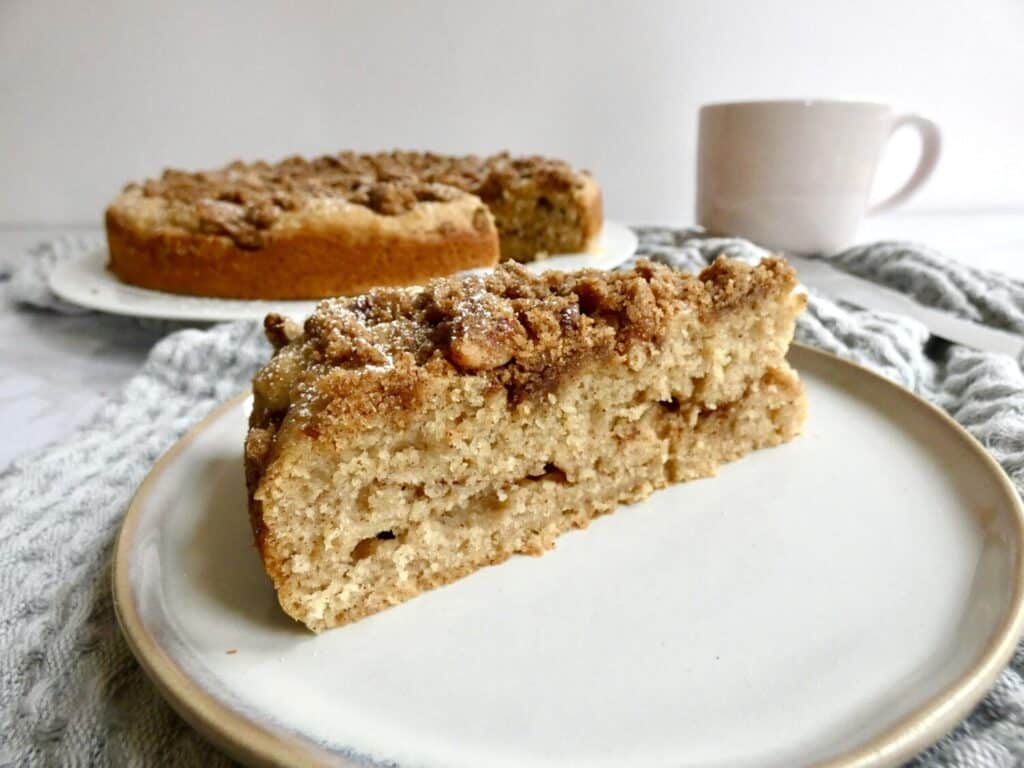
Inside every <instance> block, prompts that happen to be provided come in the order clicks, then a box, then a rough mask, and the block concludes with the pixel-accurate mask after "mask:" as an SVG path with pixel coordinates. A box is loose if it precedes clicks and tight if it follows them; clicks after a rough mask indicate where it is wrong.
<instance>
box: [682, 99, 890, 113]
mask: <svg viewBox="0 0 1024 768" xmlns="http://www.w3.org/2000/svg"><path fill="white" fill-rule="evenodd" d="M776 106H777V107H822V106H836V107H871V108H874V109H885V110H889V111H892V109H893V107H892V105H891V104H886V103H885V102H882V101H870V100H868V99H842V98H840V99H818V98H811V99H740V100H738V101H710V102H708V103H707V104H702V105H701V107H700V111H701V112H704V111H711V110H713V109H725V108H730V107H776Z"/></svg>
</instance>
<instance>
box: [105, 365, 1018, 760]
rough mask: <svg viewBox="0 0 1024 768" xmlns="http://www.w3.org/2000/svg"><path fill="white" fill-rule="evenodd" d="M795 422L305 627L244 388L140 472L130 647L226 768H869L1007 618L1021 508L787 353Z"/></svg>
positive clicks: (929, 431)
mask: <svg viewBox="0 0 1024 768" xmlns="http://www.w3.org/2000/svg"><path fill="white" fill-rule="evenodd" d="M792 359H793V361H794V362H795V364H796V365H797V367H798V368H799V369H800V371H801V374H802V376H803V378H804V381H805V382H806V384H807V388H808V395H809V399H810V404H811V415H810V420H809V422H808V425H807V429H806V432H805V434H804V435H803V436H802V437H800V438H798V439H796V440H795V441H793V442H792V443H790V444H788V445H785V446H782V447H780V448H776V449H772V450H767V451H762V452H759V453H756V454H754V455H752V456H749V457H747V458H745V459H743V460H742V461H739V462H736V463H734V464H730V465H728V466H726V467H723V468H722V470H721V473H720V475H719V477H718V478H716V479H713V480H700V481H697V482H693V483H689V484H685V485H679V486H676V487H673V488H670V489H667V490H664V491H660V492H658V493H656V494H654V495H653V496H651V497H650V498H649V499H648V500H646V501H644V502H642V503H639V504H635V505H633V506H631V507H629V508H626V509H622V510H619V511H618V512H617V513H616V514H614V515H611V516H607V517H605V518H602V519H600V520H598V521H596V522H595V523H593V524H592V525H591V527H590V528H589V529H587V530H586V531H580V532H573V533H569V534H567V535H565V536H563V537H562V538H560V539H559V542H558V548H557V549H556V550H555V551H554V552H551V553H549V554H546V555H545V556H543V557H541V558H529V557H522V558H513V559H512V560H511V561H509V562H508V563H506V564H504V565H501V566H498V567H494V568H486V569H484V570H483V571H481V572H479V573H477V574H475V575H472V576H470V577H468V578H466V579H463V580H462V581H459V582H457V583H455V584H453V585H450V586H448V587H444V588H442V589H439V590H436V591H434V592H431V593H429V594H426V595H423V596H421V597H418V598H416V599H415V600H412V601H410V602H408V603H405V604H404V605H401V606H398V607H396V608H392V609H390V610H387V611H384V612H383V613H380V614H377V615H376V616H373V617H370V618H368V619H365V620H363V621H360V622H357V623H355V624H352V625H350V626H347V627H342V628H340V629H336V630H332V631H328V632H325V633H323V634H322V635H319V636H314V635H312V634H310V633H308V632H306V631H304V630H302V629H301V628H300V627H299V626H298V625H296V624H295V623H294V622H292V621H291V620H290V619H288V618H286V617H285V616H284V614H282V613H281V611H280V610H279V609H278V607H277V605H276V602H275V597H274V593H273V591H272V589H271V586H270V583H269V581H268V579H267V578H266V576H265V575H264V573H263V571H262V568H261V565H260V562H259V559H258V557H257V554H256V551H255V549H254V548H253V546H252V543H251V536H250V533H249V528H248V521H247V518H246V504H245V489H244V483H243V479H242V467H241V445H242V439H243V434H244V431H245V425H246V417H247V414H248V408H249V404H250V401H249V399H248V398H245V397H241V396H240V397H239V398H236V399H235V400H233V401H232V402H230V403H228V404H227V405H225V406H224V407H222V408H221V409H220V410H218V411H217V412H216V413H214V414H213V415H212V416H210V417H209V418H208V419H207V420H206V421H205V422H203V423H202V424H201V425H200V426H198V427H197V428H196V429H195V430H193V431H192V433H190V434H189V435H188V436H187V437H186V438H184V439H183V440H182V441H181V442H179V443H178V445H177V446H175V447H174V448H173V449H172V450H171V451H170V452H169V453H168V454H167V455H166V456H165V457H164V458H163V459H161V460H160V462H159V463H158V464H157V465H156V467H155V468H154V469H153V471H152V473H151V474H150V476H149V478H148V479H147V480H146V482H145V483H144V484H143V486H142V488H141V489H140V490H139V493H138V495H137V497H136V499H135V501H134V503H133V504H132V506H131V509H130V510H129V512H128V515H127V517H126V519H125V522H124V527H123V529H122V531H121V537H120V541H119V544H118V548H117V555H116V562H115V573H114V595H115V602H116V605H117V608H118V613H119V616H120V620H121V622H122V627H123V629H124V631H125V634H126V636H127V638H128V641H129V643H130V644H131V647H132V649H133V650H134V652H135V654H136V656H137V657H138V658H139V660H140V662H141V663H142V665H143V666H144V668H145V669H146V670H147V672H148V673H149V675H150V676H151V677H152V678H153V680H154V681H155V682H156V684H157V685H158V686H159V687H160V689H161V690H162V692H163V693H164V695H165V696H166V697H167V698H168V699H169V700H170V702H171V703H172V704H173V705H174V706H175V707H176V708H177V709H178V710H179V711H180V712H181V713H182V714H183V715H184V716H185V717H186V718H187V719H188V720H189V721H191V722H192V723H193V724H194V725H195V726H196V727H197V728H199V729H200V730H201V731H203V732H204V733H206V734H207V735H208V736H209V737H210V738H211V739H213V740H214V741H215V742H217V743H218V744H220V745H221V746H222V747H223V748H224V749H226V750H227V751H229V752H230V753H232V754H233V755H235V756H236V757H238V758H240V759H242V760H244V761H246V762H250V763H271V764H300V763H301V764H320V763H323V764H339V765H353V764H359V765H365V764H367V762H369V761H372V762H378V761H379V762H380V763H383V764H387V765H393V764H394V765H399V766H480V765H487V766H523V765H529V766H533V767H535V768H543V767H545V766H567V765H588V766H625V765H628V766H759V767H763V766H793V765H798V764H800V765H803V764H813V763H821V764H831V765H842V766H859V767H863V766H883V765H893V764H896V763H899V762H901V761H902V760H904V759H905V758H907V757H909V756H911V755H912V754H914V753H916V752H917V751H918V750H920V749H922V748H924V747H926V746H927V745H928V744H929V743H931V742H932V741H934V740H936V739H937V738H939V737H940V736H941V735H942V734H943V733H944V732H946V731H947V730H949V729H950V728H951V727H952V726H953V725H954V724H955V723H956V722H957V721H958V720H959V719H960V718H962V717H963V716H965V715H966V714H967V713H968V712H969V710H970V708H971V707H972V706H973V705H974V704H975V703H976V702H977V701H978V699H979V698H980V697H981V696H982V695H983V693H984V692H985V690H986V689H987V687H988V686H989V685H991V683H992V682H993V680H994V679H995V677H996V675H997V674H998V672H999V670H1000V669H1001V668H1002V667H1003V665H1004V664H1005V663H1006V662H1007V660H1008V659H1009V656H1010V654H1011V652H1012V650H1013V648H1014V645H1015V641H1016V638H1017V636H1018V634H1019V631H1020V628H1021V621H1022V546H1021V545H1022V509H1021V505H1020V502H1019V500H1018V498H1017V495H1016V493H1015V492H1014V490H1013V488H1012V486H1011V485H1010V483H1009V481H1008V480H1007V479H1006V477H1005V475H1004V474H1003V473H1002V471H1001V470H1000V469H999V468H998V466H997V465H996V464H995V462H993V461H992V459H991V458H989V457H988V455H987V454H985V453H984V451H983V450H982V449H981V448H980V447H979V446H978V444H977V443H975V442H974V441H973V440H972V439H971V438H970V437H969V436H968V435H967V433H966V432H964V431H963V430H962V429H960V428H959V427H958V426H957V425H956V424H955V423H954V422H953V421H951V420H950V419H949V418H948V417H946V416H944V415H943V414H942V413H941V412H940V411H938V410H936V409H935V408H933V407H931V406H930V405H928V404H927V403H925V402H924V401H922V400H919V399H918V398H916V397H915V396H914V395H912V394H910V393H908V392H906V391H904V390H902V389H900V388H899V387H897V386H895V385H893V384H891V383H889V382H887V381H886V380H884V379H882V378H880V377H878V376H876V375H874V374H871V373H869V372H867V371H865V370H863V369H860V368H857V367H856V366H853V365H851V364H849V363H845V362H842V361H840V360H838V359H837V358H833V357H830V356H827V355H825V354H823V353H820V352H813V351H810V350H807V349H799V348H796V349H794V351H793V353H792Z"/></svg>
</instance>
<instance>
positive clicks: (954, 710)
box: [111, 342, 1024, 768]
mask: <svg viewBox="0 0 1024 768" xmlns="http://www.w3.org/2000/svg"><path fill="white" fill-rule="evenodd" d="M790 351H791V354H792V353H794V352H795V353H796V354H797V355H804V356H810V357H812V358H814V357H816V358H818V359H819V362H824V363H826V364H831V365H840V366H842V367H845V368H848V369H852V370H853V371H855V372H856V373H857V374H858V375H867V376H868V377H870V378H871V379H873V380H874V381H875V383H881V384H882V385H883V387H884V388H885V389H888V390H889V391H890V393H891V394H893V395H894V396H897V397H900V398H902V399H903V400H905V401H909V403H910V404H912V405H913V406H916V407H918V408H922V407H923V409H924V412H925V413H926V414H928V415H929V416H930V417H931V418H933V419H938V421H939V423H941V424H942V425H943V426H945V427H946V428H949V429H951V430H952V432H953V433H954V434H955V435H956V437H957V438H958V439H959V440H960V441H961V442H962V443H965V444H966V445H967V447H969V448H970V450H971V451H972V452H973V453H974V454H976V455H977V456H978V457H979V458H980V459H981V462H982V464H983V466H985V467H986V469H987V470H988V471H989V473H990V475H991V476H992V479H993V480H994V482H995V485H996V487H997V488H998V489H999V491H1000V492H1001V493H1002V494H1003V495H1004V496H1005V497H1006V498H1005V500H1006V501H1007V502H1008V504H1009V509H1010V510H1011V517H1012V523H1014V525H1013V526H1012V533H1013V537H1014V538H1013V541H1012V554H1013V566H1014V567H1013V572H1014V573H1016V579H1015V580H1014V582H1013V584H1012V586H1011V591H1010V599H1009V606H1008V610H1007V611H1006V613H1005V615H1004V616H1003V617H1002V620H1001V622H1000V624H999V626H998V628H997V629H996V631H995V632H993V633H992V635H991V636H990V637H989V638H988V639H987V641H986V643H985V646H984V649H983V651H982V652H981V654H980V655H979V656H978V658H976V659H975V660H974V661H973V662H972V663H971V665H970V666H969V667H968V668H967V670H966V671H965V672H964V673H963V674H962V675H960V676H959V677H958V678H957V679H956V680H954V681H953V682H952V683H950V684H949V685H947V686H946V687H945V688H943V689H942V690H940V691H939V692H938V693H936V694H934V695H933V696H931V697H930V698H929V699H928V700H927V701H926V702H925V703H924V704H923V705H921V706H920V707H918V708H917V709H916V710H914V711H913V712H910V713H909V714H907V715H905V716H904V717H903V718H901V719H900V720H898V721H897V722H895V723H894V724H893V725H892V726H890V727H889V728H887V729H886V730H885V731H883V732H882V733H881V734H879V735H877V736H876V737H874V738H873V739H871V740H870V741H868V742H865V743H864V744H861V745H859V746H855V747H853V748H851V749H849V750H847V751H845V752H843V753H842V754H840V755H838V756H836V757H834V758H831V759H829V760H826V761H823V762H820V761H819V762H818V763H815V765H817V766H818V767H819V768H885V767H887V766H895V765H898V764H900V763H902V762H903V761H905V760H907V759H909V758H911V757H913V756H914V755H916V754H918V753H920V752H921V751H923V750H924V749H927V748H928V747H929V746H931V745H932V744H934V743H935V742H936V741H938V740H939V739H940V738H941V737H942V736H944V735H945V734H946V733H948V732H949V731H950V730H951V729H952V728H953V727H954V726H955V725H956V724H957V723H959V722H960V721H961V720H963V719H964V718H965V717H966V716H967V715H968V714H969V713H970V711H971V709H973V708H974V706H975V705H976V704H977V703H978V702H979V701H981V699H982V698H983V697H984V695H985V694H986V693H987V692H988V690H989V689H990V688H991V687H992V684H993V683H994V682H995V680H996V678H997V677H998V676H999V674H1000V673H1001V672H1002V671H1003V669H1004V668H1005V667H1006V665H1007V664H1008V662H1009V660H1010V658H1011V657H1012V655H1013V653H1014V651H1015V649H1016V646H1017V642H1018V640H1019V638H1020V636H1021V632H1022V629H1024V502H1022V500H1021V498H1020V495H1019V494H1018V492H1017V489H1016V488H1015V487H1014V485H1013V483H1012V481H1011V480H1010V478H1009V477H1008V476H1007V474H1006V472H1005V471H1004V470H1003V468H1002V467H1001V466H1000V465H999V463H998V462H997V461H996V460H995V459H994V458H993V457H992V456H991V455H990V454H989V453H988V452H987V451H986V450H985V449H984V447H983V446H982V445H981V444H980V443H979V442H978V441H977V440H976V439H975V438H974V436H973V435H971V434H970V432H968V431H967V430H966V429H965V428H964V427H963V426H961V425H960V424H959V423H957V422H956V421H955V420H954V419H953V418H952V417H951V416H950V415H949V414H947V413H946V412H945V411H943V410H942V409H941V408H939V407H938V406H936V405H934V404H932V403H930V402H928V401H927V400H925V399H924V398H923V397H920V396H919V395H917V394H915V393H914V392H911V391H910V390H908V389H906V388H904V387H902V386H900V385H899V384H897V383H896V382H894V381H892V380H890V379H888V378H886V377H885V376H883V375H881V374H880V373H877V372H875V371H873V370H871V369H869V368H866V367H864V366H862V365H858V364H857V363H854V362H852V361H850V360H846V359H845V358H842V357H839V356H838V355H835V354H833V353H831V352H826V351H824V350H821V349H817V348H815V347H810V346H807V345H804V344H800V343H799V342H794V343H793V344H792V345H791V348H790ZM797 370H798V371H799V366H797ZM250 396H251V392H250V391H249V390H248V389H246V390H245V391H243V392H240V393H239V394H237V395H235V396H234V397H232V398H231V399H229V400H228V401H226V402H225V403H222V404H221V405H219V406H217V407H216V408H214V409H213V410H212V411H211V412H210V413H208V414H207V415H206V416H205V417H204V418H203V419H202V420H200V421H199V422H198V423H197V424H195V425H194V426H193V427H192V428H191V429H189V430H188V432H187V433H186V434H185V435H183V436H182V437H181V438H179V439H178V440H177V441H176V442H175V443H174V444H173V445H172V446H171V447H170V448H169V449H168V450H167V451H166V452H165V453H164V454H163V455H162V456H161V457H160V458H159V459H158V460H157V461H156V463H155V464H154V465H153V466H152V468H151V469H150V471H149V472H148V473H147V475H146V477H145V479H144V480H143V481H142V483H141V485H140V486H139V488H138V490H137V491H136V492H135V494H134V496H133V497H132V500H131V502H130V503H129V505H128V509H127V511H126V512H125V515H124V519H123V520H122V523H121V526H120V529H119V531H118V535H117V540H116V542H115V545H114V557H113V560H112V564H111V571H112V573H111V582H112V583H111V587H112V597H113V604H114V614H115V616H116V617H117V622H118V626H119V627H120V629H121V633H122V635H123V637H124V638H125V641H126V642H127V644H128V647H129V649H130V650H131V652H132V654H133V655H134V656H135V658H136V660H137V661H138V663H139V665H140V666H141V667H142V669H143V671H144V672H145V673H146V676H147V677H148V678H149V679H150V681H151V682H152V683H153V684H154V685H155V686H156V688H157V690H158V691H159V692H160V695H161V696H162V697H163V699H164V700H165V701H166V702H167V703H168V704H170V705H171V707H172V708H173V709H174V710H175V711H176V712H177V713H178V714H179V715H180V716H181V717H183V718H184V719H185V720H186V721H187V722H188V723H189V724H190V725H191V726H192V727H193V728H195V729H196V730H197V731H199V732H200V733H201V734H202V735H203V736H205V737H206V738H207V739H208V740H210V741H211V742H212V743H213V744H214V745H215V746H216V747H217V748H219V749H222V750H224V751H225V752H227V753H228V754H229V755H231V756H232V757H234V758H235V759H238V760H240V761H241V762H243V763H245V764H247V765H261V766H262V765H268V766H287V765H292V764H295V763H296V762H301V763H303V764H316V765H334V766H342V767H343V768H357V767H358V766H359V765H360V763H359V762H357V761H355V760H353V759H350V758H349V757H347V756H345V755H343V754H339V753H337V752H334V751H331V750H329V749H325V748H323V747H320V746H318V745H316V744H314V743H312V742H311V741H309V740H308V739H305V738H303V737H301V736H299V735H298V734H296V733H294V732H293V731H291V730H288V729H285V728H280V727H277V726H274V725H272V724H267V723H265V722H263V723H257V721H255V720H252V719H250V718H248V717H246V716H245V715H243V714H242V713H240V712H238V711H236V710H233V709H231V708H230V707H228V706H227V705H226V704H224V703H222V702H221V701H218V700H217V699H216V698H215V697H214V696H213V695H211V694H210V693H208V692H207V691H206V690H205V689H204V688H203V687H202V686H201V685H200V684H199V683H198V682H196V681H195V680H194V679H193V678H192V677H190V676H189V675H188V674H187V673H186V672H185V671H184V670H183V669H182V668H181V667H180V666H179V665H178V663H177V662H176V661H175V660H174V659H173V658H172V657H171V656H170V655H169V654H168V653H167V651H166V649H164V647H163V646H161V645H160V643H159V642H158V641H157V640H156V639H155V638H154V637H153V636H152V635H151V634H150V633H149V632H148V631H147V629H146V627H145V623H144V622H143V620H142V618H141V615H140V614H139V612H138V610H137V609H136V605H135V604H136V602H137V600H136V598H137V594H136V593H135V590H134V587H133V585H132V583H131V582H130V581H129V579H128V575H127V574H128V561H129V557H130V553H131V552H132V551H133V541H134V539H133V537H134V536H135V534H136V533H137V531H138V528H139V518H140V517H141V512H140V510H141V508H142V506H143V505H144V503H145V501H146V497H147V495H148V494H149V492H150V490H151V488H152V486H153V485H154V484H155V483H156V481H157V480H158V479H159V477H160V475H161V474H163V472H164V471H165V470H166V469H167V467H168V466H169V465H170V464H171V463H172V462H173V461H174V460H175V459H176V458H177V457H178V456H179V455H180V454H182V453H183V452H184V451H185V450H186V449H187V448H188V447H189V446H190V445H191V444H192V443H193V442H194V441H195V440H196V439H197V438H198V437H199V435H201V434H202V433H203V432H205V431H206V430H207V429H208V428H209V427H210V425H211V424H212V423H213V422H214V421H216V420H218V419H219V418H221V417H222V416H223V415H224V414H225V413H226V412H228V411H230V410H231V409H232V408H235V407H237V406H238V405H239V404H240V403H242V402H244V400H245V399H246V398H248V397H250Z"/></svg>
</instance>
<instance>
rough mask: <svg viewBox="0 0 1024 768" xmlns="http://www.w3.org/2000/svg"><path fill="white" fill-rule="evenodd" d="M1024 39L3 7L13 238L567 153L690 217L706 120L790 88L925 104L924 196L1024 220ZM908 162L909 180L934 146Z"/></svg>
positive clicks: (981, 31) (614, 209) (841, 15)
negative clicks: (299, 170)
mask: <svg viewBox="0 0 1024 768" xmlns="http://www.w3.org/2000/svg"><path fill="white" fill-rule="evenodd" d="M1022 40H1024V2H1021V0H981V1H980V2H973V3H968V2H948V1H947V2H930V3H929V2H905V1H904V0H888V1H884V0H858V1H857V2H834V1H832V2H818V1H816V0H791V1H790V2H783V1H782V0H763V1H762V2H739V0H720V1H719V2H714V1H711V0H709V1H708V2H701V1H700V0H690V1H689V2H624V1H618V0H616V1H612V2H598V1H597V0H593V1H592V2H589V3H588V2H583V1H582V0H562V1H559V0H532V1H529V2H501V3H484V2H469V1H468V0H467V1H465V2H462V1H459V0H450V1H449V2H427V1H426V0H424V1H422V2H409V3H401V2H379V1H373V0H370V1H367V0H360V2H337V3H328V2H294V3H285V2H272V0H258V1H257V2H236V3H207V2H199V1H198V0H187V1H179V2H176V3H173V4H160V5H157V4H155V3H145V2H131V1H130V0H104V1H101V2H89V3H66V2H31V3H30V2H27V0H26V1H25V2H19V1H17V0H15V1H13V2H12V1H8V2H2V1H0V224H11V223H19V222H20V223H32V222H36V223H38V222H91V221H96V220H98V217H99V216H100V213H101V211H102V209H103V206H104V205H105V203H106V202H107V200H108V199H109V198H110V197H112V196H113V195H114V194H115V193H116V192H117V191H118V189H119V188H120V186H121V185H122V183H123V182H124V181H126V180H128V179H131V178H135V177H141V176H145V175H153V174H156V173H158V172H159V171H160V170H161V169H162V168H163V167H164V166H168V165H174V166H180V167H189V168H194V167H202V166H211V165H217V164H221V163H222V162H224V161H226V160H229V159H232V158H235V157H241V158H249V159H252V158H256V157H265V158H277V157H280V156H283V155H286V154H290V153H293V152H299V153H305V154H309V153H320V152H328V151H332V150H337V149H340V148H344V147H353V148H357V149H376V148H391V147H421V148H433V149H436V150H440V151H449V152H463V151H475V152H488V151H491V150H495V149H500V148H509V149H511V150H513V151H521V152H539V153H547V154H552V155H557V156H563V157H565V158H567V159H569V160H571V161H573V162H575V163H578V164H581V165H583V166H585V167H587V168H590V169H591V170H592V171H593V172H594V173H595V174H596V175H597V177H598V179H599V180H600V181H601V182H602V183H603V185H604V186H605V189H606V197H607V207H608V212H609V214H610V215H611V216H612V217H615V218H619V219H625V220H632V221H653V220H671V221H689V220H690V219H691V216H692V210H693V176H694V163H693V157H694V143H695V129H696V109H697V107H698V105H699V104H700V103H702V102H706V101H712V100H723V99H733V98H750V97H772V96H789V97H802V96H847V97H861V98H865V97H866V98H872V99H876V100H883V101H888V102H891V103H893V104H895V105H897V106H898V107H899V108H903V109H912V110H916V111H920V112H922V113H925V114H927V115H929V116H931V117H932V118H934V119H936V120H937V121H938V122H939V123H941V125H942V126H943V129H944V131H945V137H946V151H945V153H944V156H943V159H942V162H941V166H940V170H939V171H938V173H937V175H936V177H935V178H934V180H933V182H932V184H931V185H930V186H929V187H928V188H927V189H926V190H925V192H924V193H922V195H921V196H920V197H919V198H918V199H917V200H916V201H915V202H914V204H913V205H915V206H916V207H918V208H928V209H937V208H941V209H949V208H953V209H977V208H1000V207H1013V206H1024V43H1022ZM891 149H892V152H891V153H890V156H889V157H888V158H887V161H886V163H885V164H884V167H883V172H882V176H881V178H880V180H879V184H880V185H881V186H885V187H889V188H891V187H892V186H894V185H895V184H896V183H897V182H898V181H899V178H900V176H902V175H904V174H905V173H906V171H907V168H909V167H910V166H911V165H912V164H913V154H914V151H915V146H914V142H913V141H912V139H911V138H910V137H909V136H905V137H897V138H896V139H894V144H893V146H892V148H891ZM881 191H883V190H879V192H881Z"/></svg>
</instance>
